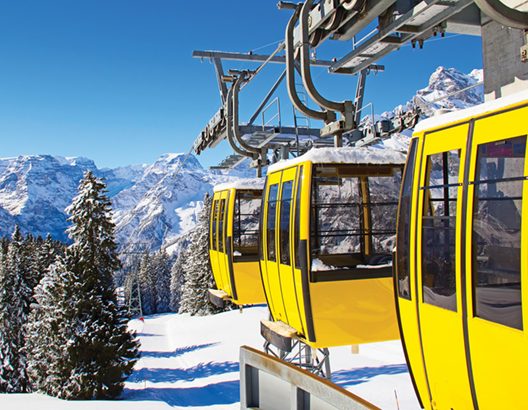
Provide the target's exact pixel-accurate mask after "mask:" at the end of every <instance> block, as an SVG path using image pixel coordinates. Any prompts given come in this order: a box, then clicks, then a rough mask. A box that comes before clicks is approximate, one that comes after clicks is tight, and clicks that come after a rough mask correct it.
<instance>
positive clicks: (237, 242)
mask: <svg viewBox="0 0 528 410" xmlns="http://www.w3.org/2000/svg"><path fill="white" fill-rule="evenodd" d="M261 202H262V199H261V192H260V191H239V192H237V196H236V200H235V215H234V223H233V244H234V250H235V252H238V253H240V254H242V255H256V254H257V253H258V233H259V216H260V206H261ZM235 256H236V254H235Z"/></svg>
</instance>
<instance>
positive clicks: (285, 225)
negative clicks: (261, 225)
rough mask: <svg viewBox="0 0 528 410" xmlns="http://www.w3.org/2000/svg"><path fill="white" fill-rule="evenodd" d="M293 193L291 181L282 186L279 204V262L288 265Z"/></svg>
mask: <svg viewBox="0 0 528 410" xmlns="http://www.w3.org/2000/svg"><path fill="white" fill-rule="evenodd" d="M292 193H293V181H286V182H284V183H283V184H282V193H281V204H280V221H279V223H280V262H281V263H282V264H284V265H289V264H290V214H291V203H292Z"/></svg>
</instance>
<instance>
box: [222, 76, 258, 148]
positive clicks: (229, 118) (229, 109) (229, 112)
mask: <svg viewBox="0 0 528 410" xmlns="http://www.w3.org/2000/svg"><path fill="white" fill-rule="evenodd" d="M233 91H234V85H232V86H231V87H230V88H229V91H228V92H227V97H226V122H227V125H226V131H227V140H228V142H229V145H231V148H233V151H235V152H236V153H237V154H239V155H242V156H244V157H249V158H253V153H252V152H249V151H246V150H244V149H242V148H240V147H239V146H238V145H237V144H236V142H235V135H234V133H233V125H234V124H233ZM237 128H238V124H237Z"/></svg>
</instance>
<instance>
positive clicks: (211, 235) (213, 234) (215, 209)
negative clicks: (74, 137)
mask: <svg viewBox="0 0 528 410" xmlns="http://www.w3.org/2000/svg"><path fill="white" fill-rule="evenodd" d="M217 220H218V200H215V201H213V209H212V223H211V232H210V233H209V238H210V247H211V249H212V250H214V251H216V222H217Z"/></svg>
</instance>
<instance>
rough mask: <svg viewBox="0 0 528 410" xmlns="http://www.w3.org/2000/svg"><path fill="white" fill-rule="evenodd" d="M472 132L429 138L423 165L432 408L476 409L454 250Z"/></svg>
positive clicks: (421, 236) (420, 228) (454, 130)
mask: <svg viewBox="0 0 528 410" xmlns="http://www.w3.org/2000/svg"><path fill="white" fill-rule="evenodd" d="M468 129H469V126H468V125H467V124H463V125H459V126H454V127H451V128H448V129H444V130H441V131H437V132H433V133H427V134H426V135H425V137H424V138H425V141H424V146H423V153H422V160H421V166H420V190H419V195H418V198H419V199H418V212H417V214H416V222H417V229H416V234H417V241H416V245H417V254H416V273H417V275H416V280H417V284H416V287H415V289H416V291H417V295H416V300H417V303H418V315H419V322H420V332H421V342H422V351H423V355H424V361H425V364H426V366H425V367H426V375H427V379H428V384H429V389H430V392H431V397H432V401H431V407H432V408H433V409H456V410H462V409H470V408H472V401H471V394H470V388H469V378H468V370H467V366H466V355H465V350H464V342H463V341H464V331H463V307H462V306H463V301H462V294H463V292H462V281H461V278H460V271H461V255H460V249H459V247H457V246H456V238H457V237H460V233H461V226H462V225H461V224H462V218H461V216H462V201H461V200H460V199H461V198H462V192H463V188H462V181H463V170H464V151H465V141H466V139H467V134H468ZM426 407H427V406H426Z"/></svg>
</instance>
